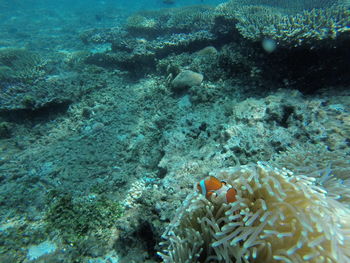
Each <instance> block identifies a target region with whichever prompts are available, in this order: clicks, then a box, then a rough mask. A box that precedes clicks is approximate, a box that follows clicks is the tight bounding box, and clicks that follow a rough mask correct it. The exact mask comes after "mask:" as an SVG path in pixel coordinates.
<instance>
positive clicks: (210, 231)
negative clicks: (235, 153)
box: [159, 163, 350, 263]
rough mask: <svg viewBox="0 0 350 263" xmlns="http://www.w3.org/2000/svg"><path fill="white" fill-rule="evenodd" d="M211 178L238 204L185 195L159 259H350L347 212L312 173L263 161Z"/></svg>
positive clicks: (349, 214)
mask: <svg viewBox="0 0 350 263" xmlns="http://www.w3.org/2000/svg"><path fill="white" fill-rule="evenodd" d="M211 175H213V176H216V177H218V178H220V179H223V180H225V181H226V182H227V183H228V184H231V185H232V186H234V187H235V188H236V189H237V201H236V202H233V203H229V204H225V203H222V204H214V203H211V202H210V201H208V200H207V199H206V198H205V197H204V196H202V195H201V194H200V193H198V192H195V193H192V194H191V195H190V196H188V198H187V199H186V200H185V202H184V203H183V207H181V208H180V210H179V211H178V213H177V217H176V218H175V219H174V220H173V222H171V224H170V225H169V227H168V229H167V230H166V231H165V233H164V235H163V238H164V239H165V241H164V242H163V243H161V246H162V248H163V251H162V252H160V253H159V255H160V256H161V257H162V258H163V260H164V262H177V263H184V262H238V263H240V262H269V263H270V262H288V263H290V262H293V263H294V262H337V263H343V262H344V263H345V262H350V249H349V247H350V209H349V208H348V206H346V205H344V204H343V203H341V202H339V201H337V200H336V199H334V198H332V196H331V195H329V194H328V193H327V191H326V190H325V189H324V188H323V187H322V186H320V185H319V184H317V180H316V178H314V177H310V176H302V175H294V174H293V173H292V172H291V171H289V170H287V169H274V168H272V167H270V166H269V165H267V164H263V163H258V164H256V165H246V166H240V167H235V168H227V169H224V170H221V171H218V172H215V173H212V174H211ZM349 191H350V190H349Z"/></svg>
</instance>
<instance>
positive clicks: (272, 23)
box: [217, 0, 350, 47]
mask: <svg viewBox="0 0 350 263" xmlns="http://www.w3.org/2000/svg"><path fill="white" fill-rule="evenodd" d="M217 12H218V13H222V14H223V16H224V17H225V19H227V18H230V17H231V19H232V23H233V24H235V27H236V28H237V29H238V30H239V32H240V33H241V34H242V36H243V37H245V38H248V39H251V40H254V41H262V40H263V39H274V40H275V41H277V42H278V44H279V45H281V46H287V47H295V46H302V45H306V46H310V45H311V46H314V47H315V46H317V45H320V44H321V43H320V42H322V41H324V42H330V40H335V39H336V38H341V37H342V36H343V35H345V36H347V38H349V24H350V19H349V17H350V16H349V12H350V11H349V9H348V8H347V7H346V6H345V5H344V4H341V3H336V2H334V3H332V2H331V1H330V2H327V1H324V2H322V3H317V2H316V1H310V2H309V3H307V2H305V1H304V2H301V1H295V2H292V3H290V4H289V5H288V4H281V3H279V2H277V1H265V2H264V3H263V4H262V3H259V2H256V1H244V2H243V3H242V2H238V1H235V0H233V1H229V2H227V3H224V4H222V5H219V6H218V7H217ZM331 42H332V45H335V44H336V42H335V41H331Z"/></svg>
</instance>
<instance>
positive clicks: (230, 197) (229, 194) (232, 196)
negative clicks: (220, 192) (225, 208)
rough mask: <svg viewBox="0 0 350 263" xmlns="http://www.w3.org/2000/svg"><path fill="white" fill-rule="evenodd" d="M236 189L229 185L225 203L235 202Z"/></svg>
mask: <svg viewBox="0 0 350 263" xmlns="http://www.w3.org/2000/svg"><path fill="white" fill-rule="evenodd" d="M236 194H237V192H236V190H235V189H234V188H233V187H231V188H230V189H228V190H227V192H226V202H227V203H233V202H235V201H236V200H237V199H236Z"/></svg>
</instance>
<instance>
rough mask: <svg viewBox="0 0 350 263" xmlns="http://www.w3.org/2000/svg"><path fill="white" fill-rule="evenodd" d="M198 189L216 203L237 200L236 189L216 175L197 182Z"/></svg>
mask: <svg viewBox="0 0 350 263" xmlns="http://www.w3.org/2000/svg"><path fill="white" fill-rule="evenodd" d="M197 189H198V191H199V192H201V193H202V194H203V195H204V196H205V197H206V198H207V199H208V200H210V201H213V202H215V203H218V202H224V203H227V204H228V203H232V202H234V201H236V200H237V199H236V194H237V192H236V190H235V189H234V188H233V187H232V186H231V185H229V184H227V183H226V182H225V181H220V180H219V179H217V178H216V177H214V176H210V177H209V178H208V179H203V180H201V181H200V182H199V183H198V184H197Z"/></svg>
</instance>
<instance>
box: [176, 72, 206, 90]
mask: <svg viewBox="0 0 350 263" xmlns="http://www.w3.org/2000/svg"><path fill="white" fill-rule="evenodd" d="M202 81H203V75H202V74H200V73H197V72H194V71H191V70H184V71H181V72H180V73H179V74H178V75H177V76H176V77H175V78H174V80H173V81H172V85H173V88H174V89H175V90H180V89H184V88H190V87H193V86H199V85H200V84H201V83H202Z"/></svg>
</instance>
